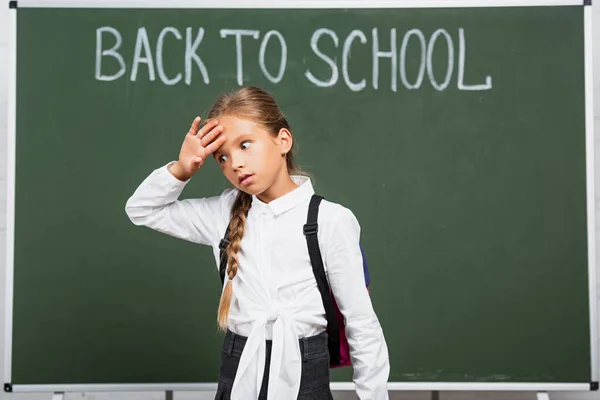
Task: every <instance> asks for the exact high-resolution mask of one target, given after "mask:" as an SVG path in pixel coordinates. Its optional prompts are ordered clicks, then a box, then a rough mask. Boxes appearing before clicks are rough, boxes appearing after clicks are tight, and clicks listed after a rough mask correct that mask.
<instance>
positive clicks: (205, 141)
mask: <svg viewBox="0 0 600 400" xmlns="http://www.w3.org/2000/svg"><path fill="white" fill-rule="evenodd" d="M221 132H223V127H222V126H220V125H218V126H215V127H214V128H213V129H212V130H211V131H210V132H209V133H207V134H205V135H204V136H203V137H202V139H201V140H200V144H201V145H202V146H203V147H206V146H208V145H209V144H210V143H211V142H212V141H214V140H215V138H216V137H217V136H219V134H220V133H221Z"/></svg>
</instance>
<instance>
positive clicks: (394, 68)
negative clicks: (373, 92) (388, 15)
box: [373, 28, 398, 92]
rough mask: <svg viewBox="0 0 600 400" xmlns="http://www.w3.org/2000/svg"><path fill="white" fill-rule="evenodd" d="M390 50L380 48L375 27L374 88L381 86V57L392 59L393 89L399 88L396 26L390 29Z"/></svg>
mask: <svg viewBox="0 0 600 400" xmlns="http://www.w3.org/2000/svg"><path fill="white" fill-rule="evenodd" d="M390 46H391V50H390V51H380V50H379V35H378V33H377V28H373V88H374V89H377V88H378V86H379V59H380V58H389V59H390V60H391V61H392V90H393V91H394V92H395V91H396V90H397V86H398V83H397V78H396V74H397V73H398V55H397V48H396V28H392V29H391V30H390Z"/></svg>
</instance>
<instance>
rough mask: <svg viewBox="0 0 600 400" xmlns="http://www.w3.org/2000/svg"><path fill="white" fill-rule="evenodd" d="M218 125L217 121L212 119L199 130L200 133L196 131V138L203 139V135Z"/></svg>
mask: <svg viewBox="0 0 600 400" xmlns="http://www.w3.org/2000/svg"><path fill="white" fill-rule="evenodd" d="M217 125H219V121H217V120H216V119H213V120H212V121H210V122H207V123H206V125H204V126H203V127H202V129H200V131H198V134H197V135H196V136H198V137H199V138H201V139H202V138H203V137H204V135H206V134H207V133H208V132H210V131H211V130H212V129H213V128H214V127H215V126H217Z"/></svg>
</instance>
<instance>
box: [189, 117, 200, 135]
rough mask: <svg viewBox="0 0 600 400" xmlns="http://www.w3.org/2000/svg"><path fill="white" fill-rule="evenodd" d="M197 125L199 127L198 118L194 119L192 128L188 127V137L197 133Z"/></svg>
mask: <svg viewBox="0 0 600 400" xmlns="http://www.w3.org/2000/svg"><path fill="white" fill-rule="evenodd" d="M198 125H200V117H196V118H194V121H193V122H192V126H190V130H189V132H188V135H195V134H196V133H198Z"/></svg>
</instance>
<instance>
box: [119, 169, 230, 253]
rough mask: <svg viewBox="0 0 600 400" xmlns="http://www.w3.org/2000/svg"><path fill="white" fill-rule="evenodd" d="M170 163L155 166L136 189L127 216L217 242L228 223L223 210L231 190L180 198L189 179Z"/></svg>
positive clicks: (179, 234)
mask: <svg viewBox="0 0 600 400" xmlns="http://www.w3.org/2000/svg"><path fill="white" fill-rule="evenodd" d="M168 165H169V164H167V165H165V166H163V167H161V168H158V169H156V170H154V171H153V172H152V173H151V174H150V175H149V176H148V177H147V178H146V179H145V180H144V181H143V182H142V183H141V184H140V186H139V187H138V188H137V189H136V190H135V192H134V193H133V195H132V196H131V197H130V198H129V200H128V201H127V204H126V205H125V212H126V213H127V216H128V217H129V219H130V220H131V222H133V223H134V224H135V225H143V226H147V227H149V228H152V229H154V230H156V231H158V232H162V233H166V234H168V235H171V236H174V237H177V238H180V239H184V240H188V241H190V242H194V243H200V244H205V245H214V244H215V243H216V242H218V241H219V239H220V237H219V229H218V227H219V226H221V225H224V224H226V222H225V221H226V219H224V218H223V215H224V214H223V210H224V209H225V208H224V203H226V202H227V201H226V200H227V197H231V196H228V193H230V192H227V191H226V192H225V193H223V195H221V196H218V197H209V198H200V199H185V200H178V198H179V195H180V194H181V192H182V191H183V189H184V187H185V185H186V184H187V183H188V182H189V180H188V181H186V182H182V181H180V180H178V179H177V178H175V177H174V176H173V175H172V174H171V173H170V172H169V171H168V170H167V166H168ZM225 207H226V206H225Z"/></svg>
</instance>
